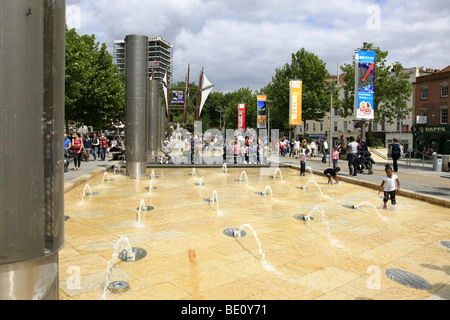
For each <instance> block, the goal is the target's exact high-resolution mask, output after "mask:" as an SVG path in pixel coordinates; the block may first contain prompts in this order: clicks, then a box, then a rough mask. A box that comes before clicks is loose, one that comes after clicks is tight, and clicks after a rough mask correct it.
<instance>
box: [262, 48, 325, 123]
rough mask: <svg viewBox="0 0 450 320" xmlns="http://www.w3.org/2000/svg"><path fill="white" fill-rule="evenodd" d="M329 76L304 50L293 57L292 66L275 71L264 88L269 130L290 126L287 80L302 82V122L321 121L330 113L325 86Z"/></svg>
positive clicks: (321, 64) (316, 60)
mask: <svg viewBox="0 0 450 320" xmlns="http://www.w3.org/2000/svg"><path fill="white" fill-rule="evenodd" d="M328 78H329V73H328V71H327V69H326V65H325V63H324V62H323V61H322V60H321V59H319V57H317V56H316V55H315V54H313V53H310V52H308V51H306V50H305V49H304V48H303V49H301V50H299V51H297V52H296V53H293V54H292V61H291V64H288V63H286V64H285V66H284V67H283V68H282V69H276V71H275V75H274V76H273V77H272V82H271V83H269V84H268V85H267V86H266V87H265V88H264V89H263V91H264V93H265V94H267V97H268V100H271V101H272V104H271V110H270V122H271V128H285V127H286V126H288V125H289V81H290V80H294V79H299V80H302V81H303V103H302V120H303V121H306V120H317V121H320V120H322V119H323V117H324V116H325V113H326V112H327V110H329V97H330V93H329V90H328V89H327V87H326V85H325V80H326V79H328Z"/></svg>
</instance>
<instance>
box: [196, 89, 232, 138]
mask: <svg viewBox="0 0 450 320" xmlns="http://www.w3.org/2000/svg"><path fill="white" fill-rule="evenodd" d="M226 106H227V101H226V99H225V95H224V94H223V93H222V92H214V91H213V92H211V93H210V94H209V96H208V99H206V102H205V105H204V106H203V110H202V114H201V115H200V118H199V120H200V121H202V126H203V128H204V129H208V128H219V127H220V125H221V124H222V126H223V124H224V122H223V118H224V116H225V114H224V112H222V123H220V112H219V111H216V110H222V111H225V109H226Z"/></svg>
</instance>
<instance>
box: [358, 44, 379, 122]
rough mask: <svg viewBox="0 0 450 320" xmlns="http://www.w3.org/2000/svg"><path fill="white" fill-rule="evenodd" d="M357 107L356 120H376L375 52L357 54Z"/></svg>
mask: <svg viewBox="0 0 450 320" xmlns="http://www.w3.org/2000/svg"><path fill="white" fill-rule="evenodd" d="M357 66H358V70H356V77H357V79H356V80H357V82H356V83H357V99H358V100H357V105H356V119H368V120H372V119H374V115H375V109H374V93H375V90H374V89H375V88H374V79H375V52H374V51H359V52H358V54H357Z"/></svg>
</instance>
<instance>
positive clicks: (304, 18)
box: [66, 0, 450, 92]
mask: <svg viewBox="0 0 450 320" xmlns="http://www.w3.org/2000/svg"><path fill="white" fill-rule="evenodd" d="M66 3H67V24H68V25H69V27H71V28H76V29H77V31H78V33H80V34H95V36H96V38H97V40H98V41H99V42H102V43H103V42H104V43H106V44H107V45H108V48H109V50H110V53H111V54H113V50H112V49H113V41H114V40H119V39H124V38H125V36H126V35H128V34H143V35H146V36H149V37H152V36H160V37H162V38H164V39H165V40H167V41H168V42H170V43H171V44H172V45H173V63H174V66H173V76H174V79H173V81H175V82H176V81H180V80H181V81H184V78H185V75H186V73H187V68H188V65H190V67H191V80H192V81H195V82H196V83H198V77H199V75H200V72H201V69H202V67H203V68H204V69H205V73H206V75H207V76H208V79H209V80H210V81H211V82H212V83H214V84H215V85H216V87H215V89H214V90H215V91H221V92H230V91H235V90H237V89H239V88H242V87H249V88H250V89H251V90H259V89H261V88H262V87H264V86H266V85H267V84H268V83H269V82H270V81H271V79H272V76H273V75H274V74H275V69H276V68H281V67H283V65H284V64H286V63H289V62H290V59H291V55H292V53H294V52H297V51H298V50H300V49H301V48H305V49H306V50H307V51H309V52H312V53H314V54H316V55H317V56H318V57H319V58H320V59H322V60H323V61H324V62H325V63H326V65H327V69H328V71H329V72H330V73H331V74H336V72H337V64H338V63H340V64H344V63H350V62H351V60H352V54H353V52H354V50H355V49H357V48H359V47H361V46H362V44H363V42H368V43H374V44H375V45H376V46H379V47H380V48H381V49H382V50H384V51H388V52H389V57H388V62H389V63H393V62H396V61H399V62H401V63H402V64H403V66H404V67H425V68H433V69H443V68H444V67H446V66H448V65H450V54H449V53H450V36H449V35H450V5H449V0H432V1H418V0H409V1H406V0H381V1H374V0H373V1H370V0H339V1H337V0H314V1H313V0H309V1H304V0H67V1H66Z"/></svg>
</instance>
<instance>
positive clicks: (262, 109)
mask: <svg viewBox="0 0 450 320" xmlns="http://www.w3.org/2000/svg"><path fill="white" fill-rule="evenodd" d="M266 102H267V96H265V95H259V96H258V104H257V106H258V119H257V120H258V122H257V123H258V129H267V109H266Z"/></svg>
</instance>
